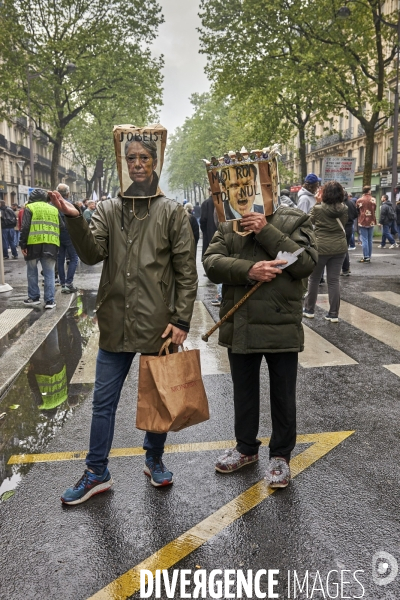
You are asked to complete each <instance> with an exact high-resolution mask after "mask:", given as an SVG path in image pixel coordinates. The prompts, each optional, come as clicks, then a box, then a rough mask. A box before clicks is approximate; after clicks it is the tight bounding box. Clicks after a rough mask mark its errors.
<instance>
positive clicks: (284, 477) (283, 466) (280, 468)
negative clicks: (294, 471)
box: [265, 456, 290, 488]
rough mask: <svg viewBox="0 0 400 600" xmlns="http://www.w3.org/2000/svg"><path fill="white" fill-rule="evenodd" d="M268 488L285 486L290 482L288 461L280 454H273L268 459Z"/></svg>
mask: <svg viewBox="0 0 400 600" xmlns="http://www.w3.org/2000/svg"><path fill="white" fill-rule="evenodd" d="M265 479H266V480H267V481H268V485H269V487H270V488H285V487H287V486H288V485H289V482H290V467H289V463H288V462H287V461H286V460H285V459H284V458H281V457H280V456H273V457H272V458H271V459H270V461H269V467H268V471H267V476H266V478H265Z"/></svg>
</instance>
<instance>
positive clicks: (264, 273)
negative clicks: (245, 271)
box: [249, 260, 287, 281]
mask: <svg viewBox="0 0 400 600" xmlns="http://www.w3.org/2000/svg"><path fill="white" fill-rule="evenodd" d="M286 263H287V261H286V260H261V261H260V262H258V263H256V264H255V265H253V266H252V267H251V269H250V271H249V278H250V279H254V280H255V281H271V280H272V279H275V277H276V276H277V275H279V274H280V273H282V270H281V269H279V268H278V267H279V266H280V265H286Z"/></svg>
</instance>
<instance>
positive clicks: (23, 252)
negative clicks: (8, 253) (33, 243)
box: [21, 248, 28, 256]
mask: <svg viewBox="0 0 400 600" xmlns="http://www.w3.org/2000/svg"><path fill="white" fill-rule="evenodd" d="M21 252H22V254H23V255H24V256H28V248H25V249H24V250H23V249H22V248H21Z"/></svg>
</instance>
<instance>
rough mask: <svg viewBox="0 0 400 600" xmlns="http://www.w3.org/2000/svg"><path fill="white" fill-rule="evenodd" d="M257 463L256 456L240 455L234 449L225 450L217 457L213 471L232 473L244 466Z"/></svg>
mask: <svg viewBox="0 0 400 600" xmlns="http://www.w3.org/2000/svg"><path fill="white" fill-rule="evenodd" d="M257 461H258V454H251V455H249V456H248V455H246V454H240V452H238V451H237V450H236V448H232V449H231V450H226V451H225V453H224V454H223V455H222V456H220V457H219V459H218V460H217V462H216V464H215V470H216V471H218V472H219V473H232V472H233V471H237V470H238V469H241V468H242V467H245V466H246V465H250V464H251V463H254V462H257Z"/></svg>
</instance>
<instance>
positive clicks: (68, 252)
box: [57, 239, 78, 285]
mask: <svg viewBox="0 0 400 600" xmlns="http://www.w3.org/2000/svg"><path fill="white" fill-rule="evenodd" d="M66 256H67V257H68V258H69V265H68V270H67V278H65V258H66ZM57 261H58V276H59V278H60V283H61V285H64V284H67V285H72V282H73V280H74V275H75V271H76V267H77V266H78V255H77V253H76V250H75V248H74V246H73V245H72V242H71V240H62V239H61V240H60V247H59V249H58V258H57Z"/></svg>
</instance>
